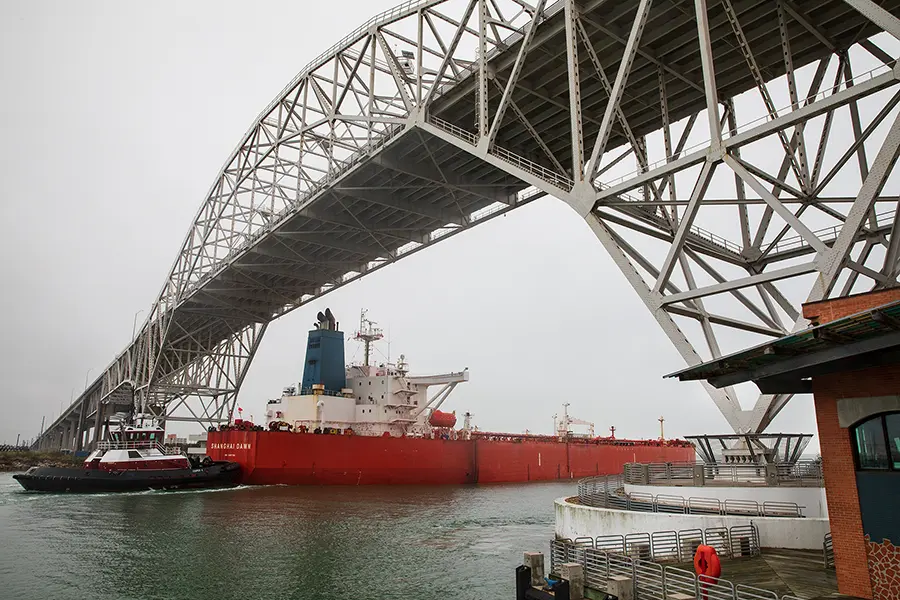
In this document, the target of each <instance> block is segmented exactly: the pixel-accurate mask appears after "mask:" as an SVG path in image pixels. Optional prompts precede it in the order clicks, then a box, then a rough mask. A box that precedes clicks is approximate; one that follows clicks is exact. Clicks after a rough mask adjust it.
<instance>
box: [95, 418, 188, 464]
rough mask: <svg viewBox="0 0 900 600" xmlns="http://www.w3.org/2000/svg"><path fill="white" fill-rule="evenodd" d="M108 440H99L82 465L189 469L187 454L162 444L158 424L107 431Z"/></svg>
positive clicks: (162, 436) (163, 437)
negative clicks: (155, 425) (108, 432)
mask: <svg viewBox="0 0 900 600" xmlns="http://www.w3.org/2000/svg"><path fill="white" fill-rule="evenodd" d="M109 437H110V440H109V441H103V442H99V443H98V444H97V449H96V450H94V451H93V452H92V453H91V454H90V455H89V456H88V457H87V458H86V459H85V461H84V468H85V469H100V470H103V471H133V470H144V469H190V468H191V463H190V461H189V460H188V458H187V457H186V456H184V455H182V454H180V453H177V452H178V451H177V450H174V451H169V450H167V449H166V448H165V447H164V446H163V443H162V442H163V440H164V439H165V431H164V430H163V429H161V428H159V427H134V426H127V427H123V428H121V429H120V430H118V431H110V436H109Z"/></svg>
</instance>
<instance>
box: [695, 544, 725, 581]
mask: <svg viewBox="0 0 900 600" xmlns="http://www.w3.org/2000/svg"><path fill="white" fill-rule="evenodd" d="M694 572H695V573H697V575H698V576H699V577H700V581H702V582H707V583H715V582H716V580H717V579H718V578H719V577H720V576H721V575H722V563H720V562H719V555H718V554H716V549H715V548H713V547H712V546H706V545H703V544H701V545H700V546H697V552H695V553H694Z"/></svg>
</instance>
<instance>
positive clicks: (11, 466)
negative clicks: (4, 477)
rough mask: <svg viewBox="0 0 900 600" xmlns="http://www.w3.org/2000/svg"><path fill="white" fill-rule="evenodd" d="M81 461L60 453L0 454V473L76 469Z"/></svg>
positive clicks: (70, 455)
mask: <svg viewBox="0 0 900 600" xmlns="http://www.w3.org/2000/svg"><path fill="white" fill-rule="evenodd" d="M83 461H84V459H82V458H76V457H75V456H73V455H72V454H63V453H62V452H0V472H4V473H8V472H19V471H27V470H28V469H30V468H31V467H77V466H78V465H80V464H81V463H82V462H83Z"/></svg>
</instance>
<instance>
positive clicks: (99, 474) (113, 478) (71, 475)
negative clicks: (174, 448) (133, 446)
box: [13, 462, 241, 493]
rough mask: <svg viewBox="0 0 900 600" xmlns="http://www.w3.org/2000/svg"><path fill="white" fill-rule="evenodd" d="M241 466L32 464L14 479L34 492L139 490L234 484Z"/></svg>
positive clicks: (182, 488)
mask: <svg viewBox="0 0 900 600" xmlns="http://www.w3.org/2000/svg"><path fill="white" fill-rule="evenodd" d="M240 476H241V466H240V465H239V464H238V463H234V462H214V463H213V464H211V465H208V466H203V467H200V468H196V469H138V470H132V471H104V470H100V469H63V468H55V467H32V468H31V469H29V470H28V471H27V472H25V473H19V474H17V475H13V479H15V480H16V481H18V482H19V484H20V485H21V486H22V487H23V488H25V489H26V490H28V491H30V492H72V493H92V492H94V493H96V492H139V491H144V490H184V489H204V488H218V487H231V486H235V485H237V484H238V481H239V479H240Z"/></svg>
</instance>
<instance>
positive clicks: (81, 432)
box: [75, 398, 87, 452]
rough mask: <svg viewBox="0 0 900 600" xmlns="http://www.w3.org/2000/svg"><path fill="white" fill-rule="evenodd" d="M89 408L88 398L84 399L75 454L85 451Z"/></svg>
mask: <svg viewBox="0 0 900 600" xmlns="http://www.w3.org/2000/svg"><path fill="white" fill-rule="evenodd" d="M86 408H87V398H82V400H81V406H80V407H79V408H78V428H77V433H76V434H75V452H80V451H81V450H83V449H84V421H85V414H86V412H87V411H86V410H85V409H86Z"/></svg>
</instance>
